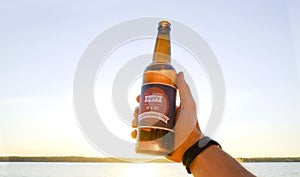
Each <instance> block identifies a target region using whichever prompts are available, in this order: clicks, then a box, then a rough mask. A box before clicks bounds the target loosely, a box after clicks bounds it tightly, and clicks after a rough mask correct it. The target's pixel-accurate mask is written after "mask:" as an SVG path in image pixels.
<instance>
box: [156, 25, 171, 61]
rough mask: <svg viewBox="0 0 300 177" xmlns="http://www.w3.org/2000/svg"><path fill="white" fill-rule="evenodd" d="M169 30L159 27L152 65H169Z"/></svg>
mask: <svg viewBox="0 0 300 177" xmlns="http://www.w3.org/2000/svg"><path fill="white" fill-rule="evenodd" d="M170 59H171V44H170V28H169V27H165V26H159V28H158V34H157V38H156V44H155V49H154V54H153V63H170Z"/></svg>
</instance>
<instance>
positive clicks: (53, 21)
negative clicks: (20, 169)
mask: <svg viewBox="0 0 300 177" xmlns="http://www.w3.org/2000/svg"><path fill="white" fill-rule="evenodd" d="M299 9H300V3H299V1H296V0H291V1H272V0H265V1H260V0H254V1H253V0H252V1H196V0H195V1H191V0H189V1H181V2H176V3H175V2H174V1H169V0H168V1H157V0H154V1H146V2H143V1H137V0H126V1H118V0H110V1H89V2H88V1H70V0H62V1H61V0H52V1H50V0H48V1H34V0H24V1H0V156H7V155H25V156H29V155H33V156H50V155H75V156H77V155H78V156H103V153H102V152H99V151H97V150H96V149H95V148H94V147H93V145H91V144H90V143H89V141H88V140H87V139H86V138H85V135H84V134H83V133H82V131H81V129H80V126H79V125H78V121H77V118H76V115H75V111H74V107H73V80H74V76H75V71H76V68H77V65H78V63H79V61H80V58H81V56H82V54H83V53H84V51H85V50H86V48H87V47H88V46H89V44H90V43H91V42H92V41H93V40H94V39H95V38H96V37H97V36H98V35H100V34H101V33H102V32H103V31H105V30H107V29H109V28H110V27H112V26H113V25H116V24H119V23H121V22H124V21H126V20H131V19H134V18H142V17H158V18H161V19H170V20H171V21H172V20H174V21H177V22H180V23H182V24H185V25H186V26H188V27H190V28H191V29H193V30H195V31H196V32H198V34H199V35H201V37H202V38H203V39H205V40H206V42H207V43H208V45H209V46H210V48H211V49H212V50H213V52H214V54H215V55H216V57H217V59H218V62H219V64H220V67H221V69H222V72H223V76H224V80H225V87H226V105H225V112H224V116H223V118H222V123H221V124H220V127H219V129H218V132H217V133H216V135H215V136H214V138H215V139H216V140H217V141H219V142H220V144H222V146H223V149H224V150H225V151H227V152H228V153H230V154H231V155H233V156H234V157H265V156H273V157H274V156H300V138H299V135H300V33H299V31H300V21H299V19H300V12H299ZM156 28H157V26H153V29H154V34H153V36H155V35H156V34H155V29H156ZM174 28H175V27H174ZM174 30H175V29H174ZM171 38H172V31H171ZM154 42H155V41H154V38H151V39H144V40H140V41H132V42H128V43H126V44H123V45H122V46H121V47H120V48H119V49H118V50H115V51H114V52H113V53H112V54H111V55H110V58H109V59H110V60H109V61H111V63H109V62H108V63H107V65H104V68H103V70H102V72H105V69H110V68H109V67H115V68H122V66H123V65H124V63H126V62H129V61H130V59H132V57H134V56H138V55H142V54H146V53H149V52H152V50H153V46H154ZM172 45H173V46H172V47H173V48H172V56H173V57H174V58H175V59H176V58H177V59H178V60H176V61H178V62H179V63H180V64H181V65H183V66H186V67H187V68H186V69H187V70H189V69H190V73H191V74H192V75H191V78H192V79H193V80H194V82H196V83H198V84H196V86H197V88H199V93H198V97H199V100H196V101H197V103H198V106H199V107H198V108H199V115H203V117H201V116H199V122H200V125H201V127H203V129H204V128H205V119H206V118H207V117H208V116H209V110H210V104H211V103H210V102H211V94H212V93H211V90H210V89H209V87H208V86H209V81H208V80H205V78H206V77H205V72H201V71H199V72H198V70H201V66H195V67H194V68H193V67H189V66H190V65H192V64H191V63H189V62H192V59H191V58H192V56H189V55H188V54H187V52H186V51H185V52H184V51H183V50H182V49H181V48H180V47H179V46H176V44H172ZM100 50H101V48H99V51H100ZM118 57H119V58H120V57H123V59H122V60H121V59H120V60H118ZM184 57H187V58H184ZM149 62H150V61H149ZM144 67H145V66H140V68H144ZM116 72H117V69H116ZM193 73H200V74H199V75H197V74H193ZM201 73H202V74H201ZM114 74H116V73H114ZM114 74H112V75H110V76H108V77H107V78H105V79H107V80H105V79H103V80H101V79H97V80H96V82H95V87H96V88H97V89H96V93H95V100H96V104H97V105H98V107H99V106H100V107H101V103H100V102H101V99H102V101H103V99H104V97H101V99H100V98H99V97H97V96H99V94H100V95H101V94H104V95H107V96H108V98H107V99H111V97H109V93H110V92H109V89H110V88H111V87H110V82H109V80H113V79H114V76H115V75H114ZM206 79H207V78H206ZM202 80H204V81H203V85H202V86H203V87H202V86H201V84H202V82H201V81H202ZM198 81H199V82H198ZM139 84H140V80H139V79H137V81H136V82H134V83H133V85H132V87H131V88H129V90H128V93H129V95H128V99H129V100H128V102H129V105H130V107H131V109H134V107H135V106H137V104H136V103H135V96H136V95H138V94H139V86H140V85H139ZM202 90H203V92H201V91H202ZM206 103H208V104H206ZM202 105H203V106H202ZM107 106H108V107H110V108H108V109H105V110H104V111H103V109H101V108H99V110H98V111H99V112H100V113H101V114H102V115H114V112H113V111H114V109H113V108H112V105H110V104H107ZM205 117H206V118H205ZM201 120H202V124H201ZM110 125H111V124H109V122H107V123H106V126H108V129H110V128H111V129H113V128H112V127H110ZM123 131H124V132H125V133H122V135H123V136H124V137H123V138H124V139H128V141H134V140H130V127H129V128H128V127H124V130H123ZM126 132H128V134H127V133H126ZM120 136H121V135H120ZM105 141H108V140H105V139H104V140H103V142H104V143H105ZM104 154H105V153H104Z"/></svg>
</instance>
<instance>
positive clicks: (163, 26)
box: [158, 21, 171, 31]
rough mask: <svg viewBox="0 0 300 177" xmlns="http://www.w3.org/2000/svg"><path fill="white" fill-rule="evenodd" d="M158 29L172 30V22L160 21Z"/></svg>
mask: <svg viewBox="0 0 300 177" xmlns="http://www.w3.org/2000/svg"><path fill="white" fill-rule="evenodd" d="M158 25H159V26H158V30H164V31H165V30H171V28H170V26H171V23H170V22H168V21H160V22H159V23H158Z"/></svg>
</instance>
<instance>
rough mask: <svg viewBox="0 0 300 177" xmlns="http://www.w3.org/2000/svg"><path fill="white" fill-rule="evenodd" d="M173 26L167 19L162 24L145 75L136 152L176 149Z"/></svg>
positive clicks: (156, 153)
mask: <svg viewBox="0 0 300 177" xmlns="http://www.w3.org/2000/svg"><path fill="white" fill-rule="evenodd" d="M170 26H171V24H170V23H169V22H168V21H161V22H160V23H159V27H158V34H157V38H156V44H155V50H154V54H153V61H152V63H151V64H150V65H149V66H147V67H146V69H145V71H144V74H143V85H142V89H141V95H140V106H139V114H138V127H137V143H136V152H137V153H144V154H150V155H162V156H164V155H168V154H170V153H171V152H172V151H173V148H174V130H173V128H174V125H175V116H176V115H175V113H176V90H177V88H176V76H177V73H176V71H175V69H174V68H173V66H172V65H171V64H170V61H171V56H170V55H171V46H170V45H171V43H170V30H171V28H170Z"/></svg>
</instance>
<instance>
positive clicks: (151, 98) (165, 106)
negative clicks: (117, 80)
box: [138, 84, 176, 131]
mask: <svg viewBox="0 0 300 177" xmlns="http://www.w3.org/2000/svg"><path fill="white" fill-rule="evenodd" d="M139 111H140V112H139V116H138V120H139V128H159V129H165V130H169V131H173V127H174V125H175V116H176V115H175V114H176V88H174V87H172V86H169V85H162V84H145V85H143V86H142V93H141V97H140V110H139Z"/></svg>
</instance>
